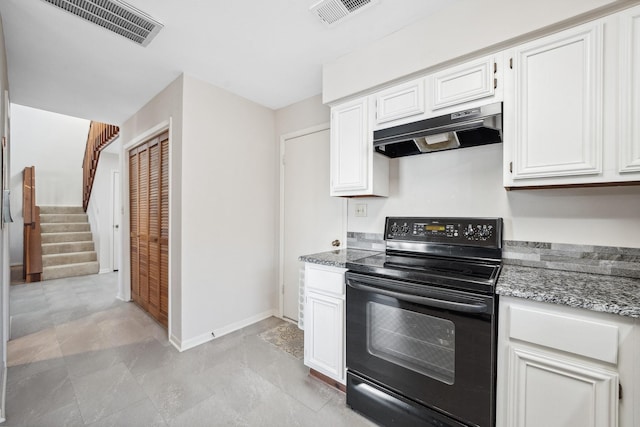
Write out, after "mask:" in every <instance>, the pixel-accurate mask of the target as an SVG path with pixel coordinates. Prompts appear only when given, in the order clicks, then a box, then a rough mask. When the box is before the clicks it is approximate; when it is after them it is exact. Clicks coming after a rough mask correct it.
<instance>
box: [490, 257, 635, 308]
mask: <svg viewBox="0 0 640 427" xmlns="http://www.w3.org/2000/svg"><path fill="white" fill-rule="evenodd" d="M496 293H497V294H498V295H504V296H512V297H518V298H526V299H531V300H534V301H542V302H549V303H554V304H561V305H567V306H570V307H577V308H584V309H587V310H593V311H600V312H604V313H612V314H618V315H620V316H629V317H636V318H640V279H637V278H629V277H618V276H610V275H605V274H590V273H582V272H575V271H562V270H552V269H547V268H537V267H522V266H516V265H503V267H502V273H500V278H499V279H498V284H497V285H496Z"/></svg>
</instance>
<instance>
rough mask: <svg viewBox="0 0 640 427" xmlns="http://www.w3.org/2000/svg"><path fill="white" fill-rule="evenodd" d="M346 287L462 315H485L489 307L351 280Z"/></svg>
mask: <svg viewBox="0 0 640 427" xmlns="http://www.w3.org/2000/svg"><path fill="white" fill-rule="evenodd" d="M347 285H349V286H351V287H352V288H354V289H359V290H362V291H366V292H372V293H376V294H381V295H386V296H388V297H391V298H396V299H398V300H400V301H406V302H411V303H414V304H421V305H426V306H429V307H437V308H443V309H446V310H453V311H459V312H463V313H487V312H488V311H489V307H487V304H485V303H483V302H476V303H471V304H470V303H466V302H457V301H449V300H443V299H439V298H430V297H423V296H418V295H410V294H405V293H402V292H394V291H389V290H387V289H381V288H377V287H374V286H367V285H364V284H362V283H360V282H357V281H355V280H351V279H349V280H347Z"/></svg>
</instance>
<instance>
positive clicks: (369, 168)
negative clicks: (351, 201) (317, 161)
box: [330, 97, 389, 196]
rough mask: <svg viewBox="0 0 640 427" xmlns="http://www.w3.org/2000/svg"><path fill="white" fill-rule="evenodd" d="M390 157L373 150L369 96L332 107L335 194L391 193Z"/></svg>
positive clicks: (366, 194)
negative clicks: (375, 152)
mask: <svg viewBox="0 0 640 427" xmlns="http://www.w3.org/2000/svg"><path fill="white" fill-rule="evenodd" d="M388 193H389V160H388V159H387V158H386V157H383V156H382V155H379V154H374V150H373V130H372V129H371V128H370V126H369V117H368V99H367V98H366V97H365V98H360V99H356V100H354V101H349V102H346V103H344V104H340V105H337V106H335V107H332V108H331V190H330V194H331V195H332V196H387V195H388Z"/></svg>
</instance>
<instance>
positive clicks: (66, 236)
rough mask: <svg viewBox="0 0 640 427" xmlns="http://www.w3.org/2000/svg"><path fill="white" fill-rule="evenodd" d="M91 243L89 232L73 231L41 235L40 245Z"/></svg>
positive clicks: (91, 238) (91, 236)
mask: <svg viewBox="0 0 640 427" xmlns="http://www.w3.org/2000/svg"><path fill="white" fill-rule="evenodd" d="M87 241H93V235H92V234H91V232H90V231H73V232H65V233H42V243H63V242H87Z"/></svg>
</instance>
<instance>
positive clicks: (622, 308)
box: [298, 249, 640, 318]
mask: <svg viewBox="0 0 640 427" xmlns="http://www.w3.org/2000/svg"><path fill="white" fill-rule="evenodd" d="M380 253H381V252H378V251H370V250H364V249H340V250H335V251H328V252H320V253H317V254H311V255H303V256H301V257H300V258H298V259H299V260H300V261H303V262H310V263H313V264H321V265H328V266H332V267H341V268H344V267H345V265H346V263H347V262H350V261H357V260H359V259H362V258H366V257H369V256H374V255H378V254H380ZM511 262H514V261H513V260H506V259H505V264H503V267H502V272H501V274H500V277H499V279H498V283H497V284H496V293H497V294H498V295H503V296H511V297H517V298H525V299H530V300H534V301H541V302H548V303H552V304H560V305H566V306H569V307H576V308H583V309H587V310H592V311H599V312H604V313H612V314H617V315H620V316H629V317H634V318H640V278H638V277H620V276H614V275H610V274H593V273H587V272H582V271H565V270H560V269H556V268H543V267H537V266H536V267H529V266H521V265H513V264H511Z"/></svg>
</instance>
